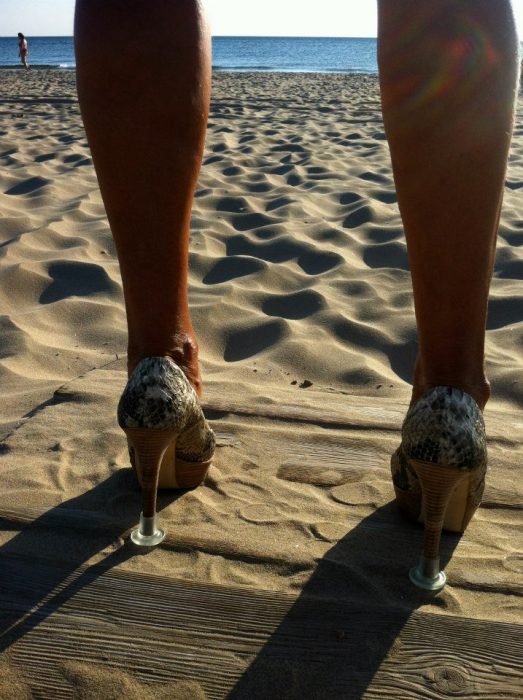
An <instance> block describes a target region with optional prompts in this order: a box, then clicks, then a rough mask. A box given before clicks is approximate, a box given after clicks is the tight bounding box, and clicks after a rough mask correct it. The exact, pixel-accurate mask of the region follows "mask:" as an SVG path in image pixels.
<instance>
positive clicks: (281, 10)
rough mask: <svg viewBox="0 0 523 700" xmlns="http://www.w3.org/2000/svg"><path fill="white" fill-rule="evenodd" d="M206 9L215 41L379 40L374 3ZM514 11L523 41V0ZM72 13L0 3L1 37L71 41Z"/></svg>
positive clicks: (234, 2)
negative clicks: (235, 38) (259, 38)
mask: <svg viewBox="0 0 523 700" xmlns="http://www.w3.org/2000/svg"><path fill="white" fill-rule="evenodd" d="M423 1H424V0H420V2H423ZM493 1H494V0H493ZM150 2H154V0H150ZM203 3H204V6H205V7H206V10H207V16H208V18H209V21H210V25H211V31H212V33H213V35H215V36H227V35H229V36H235V35H239V36H376V1H375V0H321V1H320V2H319V3H317V2H306V0H259V1H258V2H252V1H251V2H249V0H203ZM513 6H514V11H515V14H516V19H517V22H518V25H519V28H520V35H521V36H522V37H523V0H513ZM73 13H74V0H0V36H16V34H18V32H23V33H24V34H26V35H27V36H28V37H31V36H71V35H72V33H73Z"/></svg>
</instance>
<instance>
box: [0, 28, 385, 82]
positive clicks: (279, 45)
mask: <svg viewBox="0 0 523 700" xmlns="http://www.w3.org/2000/svg"><path fill="white" fill-rule="evenodd" d="M27 41H28V44H29V64H30V65H32V66H46V67H50V68H74V67H75V56H74V45H73V38H72V37H69V36H61V37H52V36H46V37H31V36H28V37H27ZM212 54H213V55H212V64H213V69H214V70H220V71H285V72H307V73H316V72H318V73H377V71H378V66H377V62H376V39H350V38H314V37H221V36H220V37H213V40H212ZM17 65H20V58H19V56H18V38H17V37H16V36H15V37H0V67H13V66H17Z"/></svg>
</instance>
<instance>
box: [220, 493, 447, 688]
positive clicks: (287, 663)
mask: <svg viewBox="0 0 523 700" xmlns="http://www.w3.org/2000/svg"><path fill="white" fill-rule="evenodd" d="M458 542H459V536H456V535H450V536H449V535H445V536H444V542H443V543H442V551H441V560H442V565H443V566H445V564H446V563H447V562H448V560H449V559H450V557H451V555H452V551H453V550H454V548H455V547H456V545H457V544H458ZM421 546H422V528H421V526H419V527H416V526H412V525H410V524H408V523H406V522H405V521H404V520H401V519H400V517H399V516H398V515H397V514H396V507H395V504H393V503H389V504H388V505H386V506H384V507H382V508H380V509H378V510H376V511H375V512H374V513H373V514H372V515H371V516H369V517H367V518H365V519H364V520H362V522H361V523H360V524H359V525H358V526H357V527H356V528H354V530H352V531H351V532H350V533H348V534H347V535H346V536H345V537H343V538H342V539H341V540H340V541H339V542H338V543H337V544H336V545H334V547H332V548H331V549H330V550H329V551H328V552H327V553H326V554H325V555H324V556H323V558H322V559H321V560H320V561H319V562H318V566H317V568H316V570H315V572H314V574H313V575H312V576H311V578H310V579H309V581H308V582H307V584H306V585H305V587H304V588H303V590H302V592H301V594H300V596H299V598H298V599H297V600H296V602H295V603H294V604H293V605H292V607H291V608H290V609H289V610H288V612H287V613H286V615H285V617H284V618H283V619H282V621H281V623H280V624H279V625H278V627H277V629H275V630H274V632H273V633H272V635H271V637H270V639H269V640H268V641H267V642H266V644H265V646H264V647H263V648H262V650H261V651H260V652H259V653H258V655H257V657H256V658H255V659H254V661H253V662H252V663H251V665H250V666H249V668H248V669H247V670H246V671H245V672H244V674H243V676H242V677H241V678H240V680H239V681H238V682H237V684H236V685H235V687H234V688H233V690H232V691H231V692H230V694H229V695H228V696H227V697H228V700H272V699H273V698H278V700H325V698H332V699H334V698H340V699H341V698H343V699H344V700H348V699H351V700H353V699H354V700H355V699H358V698H362V697H363V695H364V693H365V690H366V689H367V688H368V686H369V684H370V682H371V681H372V679H373V678H374V677H375V675H376V673H377V672H378V670H379V669H380V666H381V665H382V663H383V662H384V660H386V659H387V656H388V655H389V654H391V653H394V649H395V642H396V644H397V643H398V642H397V640H398V637H399V635H400V633H401V630H402V629H403V627H404V626H405V624H406V623H407V621H408V619H409V617H410V616H411V614H412V612H413V611H414V610H416V608H418V607H419V606H420V605H427V604H428V603H432V605H433V606H435V607H436V610H437V609H438V607H439V606H440V605H445V603H444V601H443V600H442V599H441V596H439V597H438V596H434V594H430V593H426V592H424V591H421V590H419V589H417V588H416V587H415V586H414V585H413V584H411V583H410V580H409V578H408V572H409V568H410V567H411V566H412V565H414V564H415V563H416V559H417V557H418V555H419V553H420V550H421Z"/></svg>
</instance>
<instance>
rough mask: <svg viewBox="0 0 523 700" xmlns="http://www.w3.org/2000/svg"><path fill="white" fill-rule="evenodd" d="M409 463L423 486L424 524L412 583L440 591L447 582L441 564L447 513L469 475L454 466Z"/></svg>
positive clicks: (412, 573)
mask: <svg viewBox="0 0 523 700" xmlns="http://www.w3.org/2000/svg"><path fill="white" fill-rule="evenodd" d="M409 463H410V466H411V467H412V469H413V470H414V471H415V473H416V474H417V476H418V479H419V482H420V484H421V491H422V506H421V509H422V518H423V522H424V524H425V531H424V543H423V554H422V555H421V557H420V561H419V563H418V566H416V567H413V568H412V569H411V570H410V580H411V581H412V582H413V583H414V584H415V585H416V586H418V587H419V588H425V589H426V590H429V591H439V590H440V589H441V588H443V586H444V585H445V583H446V581H447V577H446V576H445V573H444V572H443V571H441V570H440V562H439V545H440V540H441V530H442V529H443V523H444V520H445V512H446V510H447V506H448V505H449V502H450V499H451V496H452V494H453V492H454V491H455V489H456V487H457V485H458V484H459V483H460V482H461V481H464V480H466V479H467V474H466V473H463V472H461V471H459V470H456V469H454V468H453V467H446V466H442V465H436V464H430V463H425V462H418V461H416V460H410V461H409Z"/></svg>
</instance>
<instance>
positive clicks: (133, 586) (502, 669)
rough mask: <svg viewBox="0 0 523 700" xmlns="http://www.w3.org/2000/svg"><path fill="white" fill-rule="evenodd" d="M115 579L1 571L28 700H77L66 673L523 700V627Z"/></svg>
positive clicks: (335, 692)
mask: <svg viewBox="0 0 523 700" xmlns="http://www.w3.org/2000/svg"><path fill="white" fill-rule="evenodd" d="M108 566H109V565H107V566H103V565H102V566H94V567H87V568H86V567H81V568H79V569H78V570H77V571H76V572H74V574H70V573H69V571H68V570H67V569H63V570H60V568H59V567H57V566H56V565H55V564H52V563H51V562H45V561H38V562H35V561H34V560H32V559H31V560H30V559H27V558H25V557H16V558H15V557H5V558H4V559H3V561H2V571H1V574H0V615H1V616H2V617H1V619H2V622H3V625H2V628H3V630H5V629H6V625H7V623H11V628H10V630H9V631H8V632H5V631H4V633H3V634H2V636H1V637H0V640H1V649H2V651H3V652H6V651H7V650H10V653H9V659H10V661H11V663H14V664H15V666H16V668H17V669H18V671H19V673H21V674H22V675H23V677H24V679H25V682H26V683H27V684H28V685H29V687H30V689H31V692H33V693H34V697H41V698H51V697H56V698H72V697H76V696H75V695H74V689H73V687H72V686H71V681H70V678H69V679H68V677H67V674H65V673H64V663H65V662H67V661H70V662H71V661H73V662H83V663H87V664H93V665H95V666H96V668H102V669H103V668H105V669H107V670H108V671H110V670H111V669H122V670H125V671H127V672H129V673H130V675H131V676H132V677H134V678H136V679H138V681H140V682H143V683H153V684H159V686H158V688H159V689H160V688H161V687H162V684H167V683H171V682H172V681H173V680H182V679H192V680H193V681H196V682H197V683H199V684H200V685H201V686H202V687H203V688H204V690H205V693H206V695H207V697H208V698H213V699H214V698H215V699H218V698H225V697H228V698H231V699H232V700H257V699H260V700H261V699H262V698H263V699H264V700H269V699H272V698H278V699H279V698H289V699H290V698H296V699H298V698H300V700H301V699H302V698H306V699H309V698H311V699H312V698H315V699H318V700H319V699H320V698H325V697H329V698H361V697H363V698H368V699H369V700H378V698H379V699H380V700H381V699H384V698H389V697H390V698H392V697H395V698H402V700H411V699H413V700H414V699H420V698H424V699H431V698H434V699H438V698H447V697H448V696H449V695H452V696H454V695H458V696H460V697H467V698H468V699H469V700H480V699H485V700H486V699H487V698H488V700H498V699H499V700H501V698H503V699H504V700H507V698H514V699H515V698H520V697H521V691H522V689H523V671H522V669H523V627H522V626H520V625H516V624H505V623H495V622H491V621H482V620H472V619H464V618H454V617H452V616H445V615H433V614H426V613H422V612H416V611H415V608H413V607H409V606H405V608H404V609H401V608H390V607H383V608H379V607H375V606H374V607H369V608H365V607H362V606H361V605H355V604H351V603H350V602H347V601H340V600H337V599H336V598H332V597H329V596H326V597H322V595H321V590H322V581H321V580H315V578H314V577H313V579H312V581H311V582H310V583H309V584H308V585H307V586H306V588H305V589H304V591H303V593H302V594H301V595H300V597H299V598H295V597H292V596H290V595H284V594H281V593H274V592H270V591H256V590H251V589H241V588H236V589H234V588H229V587H221V586H217V585H210V584H204V583H191V582H188V581H181V580H176V579H169V578H165V577H157V576H150V575H143V574H142V575H137V574H133V573H131V572H121V571H118V570H112V569H111V568H108ZM35 572H37V576H36V577H35ZM57 581H59V582H60V583H59V585H57V584H56V582H57ZM49 590H51V593H49V594H47V595H44V596H43V597H42V598H40V597H39V596H42V594H43V593H44V592H45V591H49ZM325 590H328V587H327V588H326V589H325ZM35 598H36V599H38V600H37V602H36V603H35ZM14 618H16V620H15V622H14V625H13V619H14Z"/></svg>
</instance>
